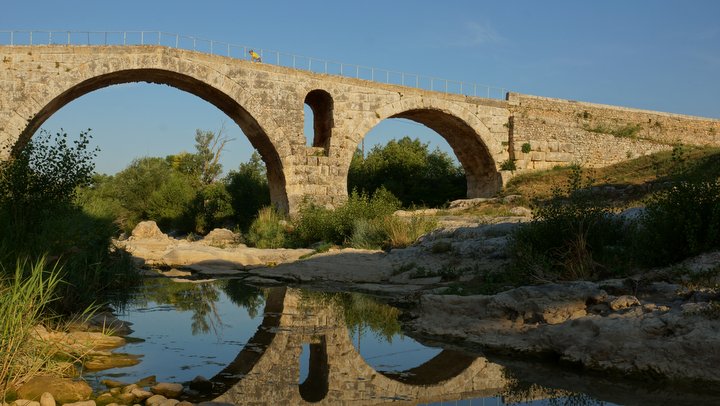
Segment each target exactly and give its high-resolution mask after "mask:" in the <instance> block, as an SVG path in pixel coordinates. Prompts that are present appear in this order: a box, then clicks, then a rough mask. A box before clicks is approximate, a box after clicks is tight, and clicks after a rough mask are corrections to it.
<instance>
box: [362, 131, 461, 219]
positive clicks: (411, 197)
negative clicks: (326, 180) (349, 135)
mask: <svg viewBox="0 0 720 406" xmlns="http://www.w3.org/2000/svg"><path fill="white" fill-rule="evenodd" d="M381 186H384V187H385V188H386V189H387V190H388V191H390V192H391V193H392V194H393V195H395V196H396V197H397V198H398V199H400V201H401V202H402V205H403V206H404V207H408V206H413V205H417V206H429V207H437V206H441V205H443V204H445V203H447V202H448V201H451V200H455V199H460V198H463V197H465V195H466V181H465V173H464V171H463V169H462V167H460V166H457V165H455V163H454V162H453V159H452V158H451V157H450V156H449V155H448V154H446V153H444V152H442V151H440V150H439V149H437V148H436V149H435V150H433V151H432V152H431V151H430V150H429V145H428V144H427V143H423V142H421V141H420V140H419V139H417V138H416V139H411V138H410V137H403V138H401V139H399V140H391V141H390V142H388V143H387V144H386V145H385V146H375V147H373V148H372V150H370V152H369V153H368V155H367V157H365V159H363V157H362V153H361V152H359V151H358V152H356V153H355V155H354V156H353V160H352V162H351V164H350V171H349V174H348V189H349V190H354V189H358V190H360V191H364V192H366V193H370V194H372V193H374V192H375V190H377V189H378V188H380V187H381Z"/></svg>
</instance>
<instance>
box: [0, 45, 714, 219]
mask: <svg viewBox="0 0 720 406" xmlns="http://www.w3.org/2000/svg"><path fill="white" fill-rule="evenodd" d="M129 82H151V83H160V84H166V85H169V86H172V87H175V88H178V89H181V90H183V91H186V92H189V93H192V94H194V95H196V96H198V97H200V98H202V99H204V100H206V101H208V102H209V103H211V104H213V105H215V106H216V107H218V108H219V109H220V110H222V111H223V112H224V113H226V114H227V115H228V117H230V118H231V119H232V120H233V121H234V122H235V123H237V125H238V126H240V128H241V129H242V131H243V132H244V133H245V135H246V136H247V137H248V139H249V140H250V143H251V144H252V145H253V147H254V148H256V149H257V150H258V152H259V153H260V155H261V156H262V158H263V160H264V162H265V164H266V166H267V172H268V181H269V184H270V193H271V200H272V201H273V203H274V204H275V205H276V206H278V207H280V208H282V209H284V210H286V211H291V212H292V211H294V210H295V209H296V208H297V207H298V204H299V203H300V202H301V201H302V200H303V199H306V198H310V199H312V200H314V201H315V202H316V203H319V204H324V205H335V204H337V203H340V202H342V201H344V200H345V199H346V198H347V174H348V169H349V166H350V161H351V158H352V155H353V153H354V151H355V150H356V148H357V146H358V144H359V143H360V142H361V140H362V139H363V137H364V136H365V135H366V134H367V132H368V131H370V129H372V128H373V127H374V126H375V125H377V124H378V123H379V122H380V121H382V120H384V119H387V118H406V119H410V120H413V121H416V122H418V123H421V124H423V125H425V126H427V127H429V128H431V129H433V130H435V131H436V132H437V133H438V134H440V135H441V136H442V137H444V138H445V139H446V140H447V141H448V143H449V144H450V146H451V147H452V149H453V151H454V153H455V155H456V156H457V158H458V161H459V162H460V163H461V164H462V166H463V168H464V169H465V172H466V177H467V195H468V197H485V196H491V195H493V194H495V193H496V192H498V191H499V190H500V189H501V187H502V185H503V182H504V180H506V179H508V178H509V176H511V175H512V174H513V173H516V172H513V173H510V172H506V171H502V170H501V167H502V163H503V162H506V161H510V160H512V161H514V162H515V164H516V165H515V166H516V167H517V168H518V171H523V170H534V169H543V168H548V167H552V166H555V165H558V164H567V163H570V162H582V163H584V164H586V165H589V166H602V165H607V164H611V163H614V162H618V161H620V160H623V159H627V158H628V157H633V156H637V155H642V154H646V153H649V152H654V151H657V150H661V149H667V148H669V147H670V145H672V144H673V143H677V142H684V143H689V144H703V145H706V144H707V145H720V121H718V120H715V119H704V118H698V117H691V116H682V115H676V114H668V113H658V112H651V111H643V110H636V109H628V108H621V107H613V106H606V105H598V104H590V103H579V102H573V101H567V100H559V99H549V98H542V97H536V96H526V95H521V94H516V93H508V95H507V97H506V100H494V99H488V98H481V97H469V96H464V95H455V94H446V93H442V92H432V91H426V90H422V89H415V88H410V87H405V86H398V85H389V84H381V83H376V82H372V81H367V80H361V79H354V78H347V77H342V76H333V75H327V74H318V73H313V72H307V71H301V70H296V69H291V68H286V67H281V66H273V65H268V64H262V63H252V62H249V61H246V60H238V59H233V58H229V57H224V56H218V55H213V54H205V53H201V52H196V51H188V50H182V49H176V48H169V47H164V46H157V45H155V46H149V45H139V46H90V45H87V46H73V45H44V46H38V45H35V46H0V147H2V149H0V159H7V158H8V156H9V154H11V153H12V151H16V150H17V149H18V148H21V147H22V146H23V145H24V143H26V142H27V141H28V140H29V139H30V137H31V136H32V135H33V134H34V133H35V131H36V130H37V129H38V128H39V127H40V126H41V125H42V124H43V122H45V121H46V120H47V119H48V118H49V117H50V116H51V115H52V114H53V113H55V112H56V111H58V110H59V109H60V108H61V107H63V106H64V105H66V104H67V103H69V102H71V101H72V100H74V99H76V98H79V97H81V96H83V95H85V94H87V93H89V92H92V91H94V90H97V89H100V88H103V87H106V86H111V85H114V84H121V83H129ZM305 104H307V105H308V106H310V107H311V108H312V111H313V118H314V130H315V134H314V139H313V145H312V146H308V145H307V142H306V138H305V135H304V130H303V127H304V106H305ZM629 127H632V128H635V129H636V132H635V133H633V135H634V136H632V137H622V136H618V135H617V133H620V132H619V131H616V130H619V129H622V128H629Z"/></svg>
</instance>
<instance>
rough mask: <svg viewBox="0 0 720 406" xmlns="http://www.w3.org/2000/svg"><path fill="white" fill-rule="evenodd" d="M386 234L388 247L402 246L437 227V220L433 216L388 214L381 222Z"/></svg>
mask: <svg viewBox="0 0 720 406" xmlns="http://www.w3.org/2000/svg"><path fill="white" fill-rule="evenodd" d="M382 224H383V225H384V229H385V232H386V234H387V246H388V247H390V248H404V247H407V246H409V245H411V244H412V243H414V242H415V241H417V239H418V238H420V236H422V235H424V234H427V233H428V232H430V231H432V230H433V229H435V228H436V227H437V220H436V219H435V218H433V217H424V216H411V217H409V218H404V217H397V216H388V217H386V218H385V219H384V221H383V222H382Z"/></svg>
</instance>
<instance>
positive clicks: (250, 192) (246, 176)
mask: <svg viewBox="0 0 720 406" xmlns="http://www.w3.org/2000/svg"><path fill="white" fill-rule="evenodd" d="M224 183H225V185H226V188H227V191H228V193H229V195H230V198H231V204H232V210H233V212H234V219H235V222H236V223H237V224H238V225H239V226H240V228H241V229H243V230H246V229H247V228H248V227H249V226H250V223H251V222H252V219H253V217H254V216H255V215H256V214H257V212H258V210H260V208H261V207H265V206H268V205H270V188H269V186H268V181H267V174H266V170H265V164H264V163H263V162H262V160H261V159H260V155H259V154H258V153H257V152H253V154H252V156H251V157H250V160H249V161H248V162H246V163H241V164H240V166H239V168H238V170H237V171H230V173H229V174H228V175H227V176H226V177H225V180H224Z"/></svg>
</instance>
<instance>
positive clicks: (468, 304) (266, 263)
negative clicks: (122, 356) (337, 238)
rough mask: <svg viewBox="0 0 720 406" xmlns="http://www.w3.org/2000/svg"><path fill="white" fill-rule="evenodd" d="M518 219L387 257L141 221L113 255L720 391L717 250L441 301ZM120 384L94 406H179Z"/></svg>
mask: <svg viewBox="0 0 720 406" xmlns="http://www.w3.org/2000/svg"><path fill="white" fill-rule="evenodd" d="M517 214H518V215H517V216H514V217H503V218H495V219H488V218H475V219H468V218H467V217H460V216H457V217H456V216H452V215H448V216H445V217H442V218H441V219H440V225H441V227H440V228H439V229H437V230H435V231H433V232H432V233H430V234H428V235H426V236H423V237H422V238H421V239H420V240H419V241H417V242H416V243H415V244H414V245H412V246H410V247H408V248H404V249H394V250H390V251H387V252H386V251H379V250H358V249H333V250H330V251H328V252H324V253H317V252H315V250H311V249H277V250H261V249H256V248H249V247H246V246H244V245H243V244H239V243H238V242H237V236H235V235H234V234H233V233H232V232H230V231H228V230H215V231H213V232H212V233H211V234H209V235H208V236H206V237H205V238H204V239H202V240H199V241H188V240H179V239H175V238H172V237H170V236H168V235H166V234H163V233H162V232H161V231H160V230H159V229H158V228H157V226H156V225H155V224H154V223H152V222H147V223H141V224H140V225H139V226H138V228H136V230H135V231H134V232H133V234H132V236H131V237H130V238H128V239H126V240H124V241H118V242H117V246H118V247H119V248H121V249H124V250H126V251H127V252H129V253H130V254H131V255H132V256H133V258H134V260H135V262H136V264H137V265H138V266H140V267H142V268H143V270H144V272H145V273H146V274H147V275H148V276H154V277H160V276H165V277H171V278H191V279H192V278H196V279H197V278H199V279H207V278H216V277H233V278H243V279H244V280H245V282H247V283H249V284H253V285H257V286H269V285H275V284H302V285H305V286H312V287H315V288H318V289H335V290H355V291H362V292H368V293H372V294H376V295H382V296H385V297H390V298H392V299H393V300H396V301H402V302H404V304H405V305H406V306H408V309H409V310H407V311H406V314H405V318H404V320H405V322H404V323H405V324H404V327H405V330H406V332H407V333H408V334H410V335H412V336H414V337H417V338H419V339H421V340H436V341H441V342H452V343H453V344H454V345H455V346H457V347H464V348H470V349H473V350H477V349H481V350H483V351H486V352H488V353H495V354H502V355H505V354H511V355H513V356H518V355H521V356H530V357H536V356H542V357H551V358H552V359H557V360H562V361H566V362H569V363H573V364H576V365H579V366H581V367H582V368H586V369H591V370H596V371H601V372H604V373H610V374H613V375H618V374H619V375H622V376H640V377H652V378H653V379H668V380H674V381H704V382H712V383H718V382H720V375H719V374H717V373H716V368H717V365H718V363H720V306H719V305H718V299H720V297H719V295H718V286H720V271H719V270H720V267H719V266H718V264H720V252H715V253H708V254H705V255H703V256H700V257H698V258H695V259H692V260H688V261H686V262H684V263H682V264H678V265H676V266H674V267H670V268H666V269H657V270H654V271H652V272H647V273H644V274H642V275H638V276H635V277H629V278H624V279H614V280H606V281H599V282H572V283H562V284H559V283H556V284H544V285H538V286H525V287H519V288H514V289H508V290H505V291H503V292H501V293H498V294H495V295H471V296H457V295H450V294H448V293H449V290H451V289H452V290H453V291H457V290H458V289H457V287H458V286H462V284H463V282H465V281H469V280H470V279H471V278H472V277H473V276H474V275H477V274H478V273H481V272H493V271H497V270H500V269H502V266H503V265H504V264H505V263H506V261H507V257H506V255H505V246H506V243H507V241H508V238H509V236H510V234H511V232H512V231H513V230H514V228H515V227H517V225H518V224H519V223H522V222H523V221H527V220H528V218H529V217H528V213H527V211H523V212H520V211H518V213H517ZM136 385H137V384H136ZM118 387H119V388H120V389H118V388H115V387H113V388H110V389H109V390H108V392H107V394H102V395H101V396H102V397H104V398H107V399H105V400H107V401H101V402H100V403H101V404H108V403H119V404H123V403H124V404H128V403H127V402H131V403H143V402H144V403H145V404H162V405H171V404H178V403H180V402H179V401H178V400H171V399H173V397H172V396H165V395H162V396H165V399H164V400H163V399H161V398H159V397H156V395H161V394H160V393H156V392H154V391H152V390H151V389H152V386H148V385H145V386H142V385H137V386H135V387H133V386H132V385H124V386H118ZM186 389H187V388H186ZM135 392H137V393H135ZM138 394H141V395H142V396H139V395H138ZM35 395H37V396H35V397H27V398H28V399H38V400H39V399H40V396H41V395H42V393H37V394H35ZM131 395H132V396H135V398H133V400H132V401H131V400H130V396H131ZM146 395H147V396H146ZM154 396H155V397H154ZM45 397H46V398H47V396H45ZM150 399H155V400H161V402H160V403H148V402H151V400H150ZM83 400H87V398H85V399H83ZM98 400H100V398H98ZM110 400H111V401H110ZM155 400H153V401H152V402H155ZM16 404H17V405H18V406H19V405H20V404H22V403H16Z"/></svg>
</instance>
